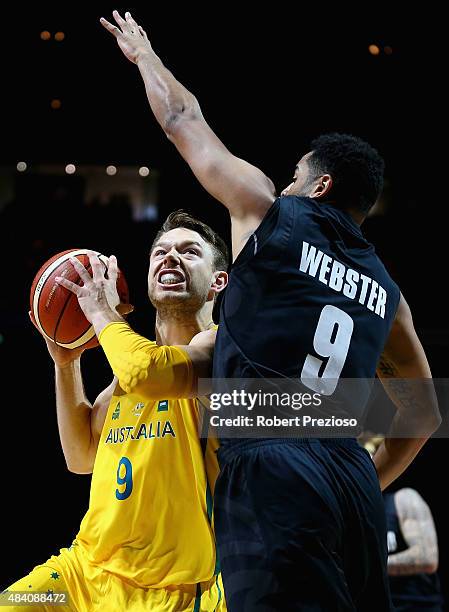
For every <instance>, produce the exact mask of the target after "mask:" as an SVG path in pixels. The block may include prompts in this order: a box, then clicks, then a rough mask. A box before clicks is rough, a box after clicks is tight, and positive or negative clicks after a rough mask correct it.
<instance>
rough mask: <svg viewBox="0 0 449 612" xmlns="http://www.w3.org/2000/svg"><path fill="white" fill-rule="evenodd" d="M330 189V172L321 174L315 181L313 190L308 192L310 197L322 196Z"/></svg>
mask: <svg viewBox="0 0 449 612" xmlns="http://www.w3.org/2000/svg"><path fill="white" fill-rule="evenodd" d="M331 189H332V177H331V175H330V174H323V175H322V176H320V177H319V179H318V180H317V181H316V183H315V185H314V187H313V191H312V193H311V194H310V197H311V198H323V197H324V196H326V195H328V194H329V192H330V190H331Z"/></svg>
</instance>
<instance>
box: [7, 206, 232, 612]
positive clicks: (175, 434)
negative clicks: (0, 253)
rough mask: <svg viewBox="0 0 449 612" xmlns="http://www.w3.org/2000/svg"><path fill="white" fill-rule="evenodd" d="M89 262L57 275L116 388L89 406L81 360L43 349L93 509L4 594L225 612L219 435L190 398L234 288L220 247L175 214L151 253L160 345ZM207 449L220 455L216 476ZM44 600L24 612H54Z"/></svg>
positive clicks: (70, 456) (102, 605)
mask: <svg viewBox="0 0 449 612" xmlns="http://www.w3.org/2000/svg"><path fill="white" fill-rule="evenodd" d="M90 261H91V265H92V271H93V278H92V277H90V275H89V274H88V273H87V271H86V270H85V269H84V267H83V266H82V265H81V264H80V263H79V261H78V260H74V261H73V262H72V263H73V265H74V267H75V268H76V269H77V271H78V272H79V274H80V276H81V278H82V280H83V282H84V286H81V287H80V286H78V285H73V284H72V283H70V282H69V281H65V280H64V279H62V280H60V283H61V284H62V285H64V286H65V287H66V288H68V289H69V290H71V291H73V292H74V293H76V294H77V296H78V300H79V303H80V305H81V308H82V309H83V311H84V313H85V314H86V316H87V318H88V319H89V320H90V321H91V323H92V324H93V325H94V328H95V331H96V333H97V336H98V337H99V340H100V343H101V345H102V347H103V349H104V352H105V354H106V357H107V359H108V360H109V363H110V365H111V367H112V370H113V372H114V374H115V376H116V378H117V379H118V383H116V382H115V383H113V384H112V385H111V386H110V387H109V388H108V389H106V390H105V391H104V392H103V394H101V395H100V399H99V401H98V402H96V404H94V407H93V408H92V409H91V408H90V407H88V402H87V400H86V399H85V397H84V393H83V390H82V381H81V378H80V375H79V374H78V375H74V374H71V373H70V372H71V371H72V372H73V371H74V370H75V369H78V373H79V364H73V363H72V362H71V361H70V357H71V356H70V354H69V353H68V352H67V351H63V352H62V353H61V352H59V353H58V351H59V347H56V348H55V345H53V346H50V347H49V348H50V349H51V353H52V356H53V357H54V359H55V360H56V362H57V360H58V359H59V360H60V361H61V360H63V359H66V360H67V364H68V365H67V371H66V368H64V369H63V372H61V371H60V372H59V373H58V369H57V379H56V385H57V394H58V397H57V400H58V404H59V405H58V422H59V429H60V435H61V440H62V444H63V449H64V454H65V457H66V461H67V464H68V466H69V469H72V471H75V472H78V473H88V472H93V473H92V484H91V493H90V504H89V510H88V511H87V514H86V515H85V517H84V519H83V521H82V523H81V527H80V530H79V532H78V534H77V536H76V539H75V540H74V542H73V544H72V545H71V546H70V548H68V549H61V551H60V554H59V555H58V556H53V557H51V558H50V559H49V560H48V561H47V562H46V563H45V564H43V565H40V566H38V567H36V568H34V570H33V571H32V572H31V573H30V574H29V575H28V576H26V577H25V578H24V579H22V580H19V581H18V582H16V583H15V584H14V585H12V586H11V587H10V588H9V589H8V593H6V594H3V598H5V597H9V598H10V599H9V603H10V605H11V604H12V603H13V601H14V600H12V599H11V597H14V596H16V594H17V591H22V592H25V595H29V596H30V595H31V594H33V593H34V594H36V593H37V594H42V595H45V594H46V593H48V592H53V593H61V592H66V593H68V602H67V603H66V605H65V606H62V607H61V609H63V610H77V611H82V612H84V611H97V610H101V611H107V612H114V611H117V612H118V611H120V612H122V611H124V610H130V611H140V610H155V611H164V612H165V611H167V612H175V611H178V610H179V611H184V610H185V611H192V612H197V611H198V612H199V611H200V610H201V611H203V612H209V611H210V612H212V611H217V612H223V611H224V610H225V609H226V608H225V602H224V594H223V588H222V585H221V579H220V576H219V575H217V571H216V555H215V543H214V535H213V528H212V524H211V521H212V505H211V500H212V493H213V491H212V490H211V489H210V488H209V486H208V477H207V471H209V472H210V473H209V476H212V478H213V472H214V471H215V474H216V473H217V472H218V467H217V464H216V458H215V453H214V452H213V451H214V449H213V448H211V444H213V440H210V439H208V440H206V439H203V440H200V439H199V435H198V421H199V417H200V414H199V413H200V410H201V407H200V406H199V403H198V400H196V399H195V394H196V379H197V378H198V377H200V376H203V377H204V376H209V375H210V374H209V367H210V365H211V358H212V352H213V343H214V340H215V326H214V324H213V321H212V308H213V304H214V300H215V297H216V296H217V294H218V293H219V292H220V291H222V290H223V289H224V287H225V286H226V283H227V274H226V272H225V270H226V268H227V249H226V246H225V245H224V243H223V241H222V240H221V239H220V238H219V237H218V236H217V235H216V234H215V233H214V232H213V231H212V230H211V229H210V228H209V227H208V226H205V225H204V224H202V223H200V222H199V221H197V220H195V219H193V218H192V217H190V216H189V215H187V214H186V213H182V212H181V211H180V212H176V213H172V214H171V215H170V216H169V217H168V219H167V221H166V222H165V223H164V225H163V227H162V229H161V231H160V232H159V233H158V235H157V237H156V240H155V242H154V244H153V247H152V249H151V253H150V266H149V275H148V290H149V297H150V300H151V302H152V303H153V305H154V306H155V307H156V309H157V317H156V338H157V342H150V341H149V340H147V339H145V338H143V337H142V336H139V335H138V334H136V333H135V332H133V331H132V329H131V328H130V326H129V325H128V324H127V323H126V322H125V321H124V319H123V318H122V317H121V316H120V315H118V314H117V311H116V306H117V305H118V303H119V298H118V295H117V292H116V288H115V284H116V278H117V262H116V260H115V258H114V257H111V258H110V260H109V269H108V277H109V278H108V279H105V277H104V275H103V267H102V265H101V263H100V261H99V260H98V258H97V257H96V256H95V255H93V254H91V256H90ZM50 345H51V343H50ZM61 355H62V356H61ZM79 385H81V387H80V386H79ZM64 394H65V395H64ZM69 397H70V399H71V405H70V406H69V405H68V404H69V403H70V402H68V401H67V398H69ZM64 403H65V405H64V406H63V404H64ZM205 454H207V455H208V458H213V461H215V464H213V463H210V464H209V465H208V468H209V469H208V470H206V465H205V459H204V455H205ZM213 484H214V483H213V482H211V483H210V485H211V487H212V488H213ZM42 595H40V597H41V599H40V600H38V601H41V603H40V604H38V605H37V603H35V604H34V605H32V606H31V605H30V607H29V610H36V609H40V610H47V609H48V610H50V609H53V608H51V607H50V606H49V605H46V604H45V602H43V603H42ZM17 596H18V597H21V596H22V595H21V594H18V595H17ZM55 597H56V595H55ZM5 601H6V602H8V600H5ZM19 601H22V602H23V601H24V598H22V600H20V599H18V602H19ZM26 601H30V599H28V600H26ZM57 601H59V602H61V599H59V600H57ZM6 609H16V608H15V607H13V606H11V607H10V606H7V607H6ZM19 609H20V610H24V607H23V605H21V606H20V608H19V606H17V610H19ZM25 609H28V608H25Z"/></svg>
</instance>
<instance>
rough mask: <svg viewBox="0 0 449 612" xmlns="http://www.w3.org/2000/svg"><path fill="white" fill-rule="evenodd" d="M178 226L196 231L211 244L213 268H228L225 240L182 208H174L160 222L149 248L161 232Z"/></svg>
mask: <svg viewBox="0 0 449 612" xmlns="http://www.w3.org/2000/svg"><path fill="white" fill-rule="evenodd" d="M178 227H184V228H186V229H190V230H193V231H194V232H197V233H198V234H199V235H200V236H202V238H204V240H205V241H206V242H207V243H208V244H210V245H211V247H212V252H213V254H214V262H213V263H214V270H223V271H226V270H227V269H228V266H229V251H228V247H227V246H226V243H225V241H224V240H223V239H222V238H220V236H219V235H218V234H217V233H216V232H214V230H213V229H212V228H211V227H209V225H206V224H205V223H203V222H202V221H200V220H199V219H196V218H195V217H192V215H190V214H189V213H188V212H186V211H185V210H182V209H180V210H175V211H174V212H172V213H170V214H169V215H168V217H167V218H166V219H165V221H164V223H163V224H162V227H161V229H160V230H159V231H158V233H157V234H156V238H155V239H154V241H153V244H152V246H151V250H153V247H154V245H155V244H156V242H157V241H158V240H159V238H160V237H161V236H162V235H163V234H165V233H166V232H169V231H170V230H172V229H176V228H178Z"/></svg>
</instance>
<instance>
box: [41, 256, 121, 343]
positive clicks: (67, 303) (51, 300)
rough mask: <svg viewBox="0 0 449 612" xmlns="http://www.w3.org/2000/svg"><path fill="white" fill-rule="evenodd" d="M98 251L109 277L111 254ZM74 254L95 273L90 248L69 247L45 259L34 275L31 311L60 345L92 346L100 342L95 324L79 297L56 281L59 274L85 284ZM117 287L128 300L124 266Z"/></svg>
mask: <svg viewBox="0 0 449 612" xmlns="http://www.w3.org/2000/svg"><path fill="white" fill-rule="evenodd" d="M95 253H96V254H97V255H98V257H99V259H100V261H101V262H102V263H103V265H104V267H105V272H106V273H105V276H106V277H107V269H108V258H107V257H105V256H104V255H101V254H100V253H98V252H96V251H95ZM70 257H76V258H77V259H78V260H79V261H80V262H81V263H82V264H83V265H84V267H85V268H86V269H87V271H88V272H89V274H90V275H91V276H92V270H91V266H90V263H89V258H88V256H87V251H86V249H69V250H68V251H63V252H62V253H58V254H57V255H55V256H54V257H52V258H51V259H49V260H48V261H46V262H45V263H44V265H43V266H42V267H41V269H40V270H39V272H38V273H37V274H36V276H35V278H34V281H33V284H32V286H31V292H30V306H31V313H32V315H33V318H34V320H35V322H36V325H37V327H38V328H39V330H40V331H41V332H42V334H44V336H46V337H47V338H49V339H50V340H53V342H56V344H58V345H59V346H62V347H64V348H68V349H74V348H78V347H80V346H84V347H85V348H92V347H94V346H97V345H98V340H97V338H96V336H95V331H94V328H93V327H92V325H91V324H90V323H89V321H88V320H87V319H86V317H85V316H84V313H83V311H82V310H81V308H80V306H79V304H78V298H77V297H76V295H75V294H74V293H72V292H71V291H69V290H68V289H66V288H65V287H62V286H61V285H58V283H57V282H56V281H55V277H56V276H63V277H64V278H66V279H67V280H70V281H72V282H73V283H76V284H77V285H82V284H83V281H82V280H81V278H80V276H79V275H78V272H76V270H75V268H74V267H73V266H72V264H71V263H70V261H69V259H70ZM117 291H118V294H119V296H120V301H121V302H124V303H128V302H129V291H128V285H127V282H126V279H125V277H124V275H123V273H122V272H120V270H119V271H118V277H117Z"/></svg>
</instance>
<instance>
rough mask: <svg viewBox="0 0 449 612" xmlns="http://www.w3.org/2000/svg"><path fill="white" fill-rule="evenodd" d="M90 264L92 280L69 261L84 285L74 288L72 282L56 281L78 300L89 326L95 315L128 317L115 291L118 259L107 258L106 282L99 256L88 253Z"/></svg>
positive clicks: (76, 262) (78, 264)
mask: <svg viewBox="0 0 449 612" xmlns="http://www.w3.org/2000/svg"><path fill="white" fill-rule="evenodd" d="M87 255H88V257H89V262H90V265H91V267H92V276H91V275H90V274H89V272H88V271H87V270H86V268H85V267H84V266H83V264H82V263H81V262H80V261H79V259H77V258H76V257H71V258H70V260H69V261H70V263H71V264H72V266H73V267H74V268H75V270H76V271H77V272H78V274H79V276H80V278H81V280H82V281H83V283H84V284H83V285H82V286H80V285H76V284H75V283H72V281H69V280H67V279H66V278H63V277H62V276H57V277H56V278H55V281H56V282H57V283H58V284H59V285H61V286H62V287H65V288H66V289H68V290H69V291H71V292H72V293H74V294H75V295H76V297H77V298H78V303H79V305H80V308H81V310H82V311H83V313H84V315H85V317H86V319H87V320H88V321H89V323H93V318H94V316H95V315H97V314H108V313H112V314H115V315H116V314H117V313H119V314H121V315H124V314H127V313H129V312H132V310H133V307H132V306H131V305H130V304H120V297H119V294H118V291H117V276H118V268H117V259H116V258H115V256H114V255H111V257H109V261H108V278H106V277H105V269H104V266H103V264H102V263H101V261H100V259H99V258H98V255H97V254H96V253H95V252H94V251H87Z"/></svg>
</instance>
